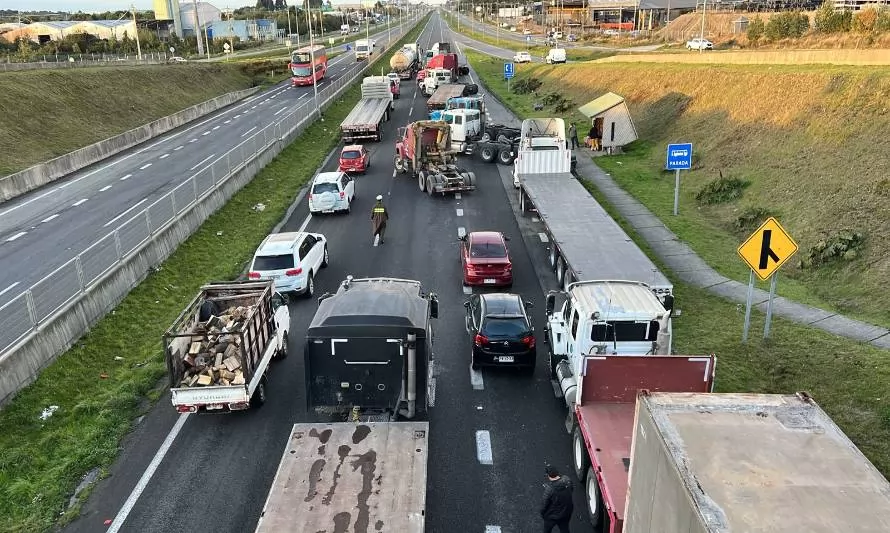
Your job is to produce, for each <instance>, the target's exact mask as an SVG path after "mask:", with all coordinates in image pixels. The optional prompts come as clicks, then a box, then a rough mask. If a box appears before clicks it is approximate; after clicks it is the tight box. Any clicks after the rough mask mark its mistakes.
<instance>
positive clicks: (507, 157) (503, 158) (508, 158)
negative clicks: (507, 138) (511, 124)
mask: <svg viewBox="0 0 890 533" xmlns="http://www.w3.org/2000/svg"><path fill="white" fill-rule="evenodd" d="M513 159H515V158H514V157H513V151H512V150H511V149H510V148H502V149H501V151H500V152H498V163H500V164H502V165H512V164H513Z"/></svg>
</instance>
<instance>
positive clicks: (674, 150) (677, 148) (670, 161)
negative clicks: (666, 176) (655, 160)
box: [666, 143, 692, 170]
mask: <svg viewBox="0 0 890 533" xmlns="http://www.w3.org/2000/svg"><path fill="white" fill-rule="evenodd" d="M666 168H667V170H689V169H691V168H692V143H684V144H669V145H668V149H667V166H666Z"/></svg>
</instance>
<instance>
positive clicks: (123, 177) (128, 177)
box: [121, 174, 132, 181]
mask: <svg viewBox="0 0 890 533" xmlns="http://www.w3.org/2000/svg"><path fill="white" fill-rule="evenodd" d="M131 176H132V174H127V175H126V176H122V177H121V181H127V180H128V179H130V177H131Z"/></svg>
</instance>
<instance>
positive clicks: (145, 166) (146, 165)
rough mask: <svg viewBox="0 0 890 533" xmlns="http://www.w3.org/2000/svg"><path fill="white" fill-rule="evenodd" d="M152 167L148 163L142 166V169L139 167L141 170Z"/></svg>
mask: <svg viewBox="0 0 890 533" xmlns="http://www.w3.org/2000/svg"><path fill="white" fill-rule="evenodd" d="M150 166H151V163H146V164H144V165H142V166H141V167H139V170H145V169H147V168H148V167H150Z"/></svg>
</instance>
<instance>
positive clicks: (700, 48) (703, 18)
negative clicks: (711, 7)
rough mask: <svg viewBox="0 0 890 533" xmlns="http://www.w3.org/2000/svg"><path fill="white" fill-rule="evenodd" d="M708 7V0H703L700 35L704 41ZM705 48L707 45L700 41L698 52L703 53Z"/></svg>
mask: <svg viewBox="0 0 890 533" xmlns="http://www.w3.org/2000/svg"><path fill="white" fill-rule="evenodd" d="M707 8H708V0H702V4H701V35H699V37H701V39H702V41H704V39H705V10H707ZM704 49H705V47H704V46H703V45H702V44H701V42H699V43H698V53H699V54H700V53H702V51H703V50H704Z"/></svg>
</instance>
